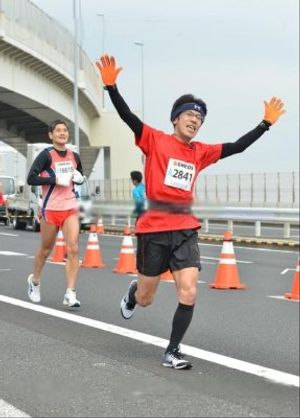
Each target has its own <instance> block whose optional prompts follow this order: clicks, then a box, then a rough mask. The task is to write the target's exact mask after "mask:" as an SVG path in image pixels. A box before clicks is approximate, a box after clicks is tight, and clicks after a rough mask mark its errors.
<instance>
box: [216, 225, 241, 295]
mask: <svg viewBox="0 0 300 418" xmlns="http://www.w3.org/2000/svg"><path fill="white" fill-rule="evenodd" d="M209 287H210V288H211V289H224V290H225V289H246V285H244V284H243V283H241V282H240V278H239V272H238V267H237V264H236V260H235V254H234V249H233V243H232V235H231V233H230V232H229V231H226V232H225V233H224V242H223V246H222V250H221V255H220V262H219V265H218V268H217V272H216V277H215V281H214V282H213V283H211V284H209Z"/></svg>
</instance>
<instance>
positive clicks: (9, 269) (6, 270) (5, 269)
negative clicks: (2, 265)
mask: <svg viewBox="0 0 300 418" xmlns="http://www.w3.org/2000/svg"><path fill="white" fill-rule="evenodd" d="M0 271H11V269H0Z"/></svg>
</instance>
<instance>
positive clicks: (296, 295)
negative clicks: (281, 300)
mask: <svg viewBox="0 0 300 418" xmlns="http://www.w3.org/2000/svg"><path fill="white" fill-rule="evenodd" d="M299 276H300V259H298V263H297V267H296V271H295V274H294V279H293V283H292V288H291V292H290V293H285V294H284V297H285V298H286V299H293V300H300V290H299V287H300V286H299Z"/></svg>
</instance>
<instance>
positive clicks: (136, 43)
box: [134, 41, 145, 121]
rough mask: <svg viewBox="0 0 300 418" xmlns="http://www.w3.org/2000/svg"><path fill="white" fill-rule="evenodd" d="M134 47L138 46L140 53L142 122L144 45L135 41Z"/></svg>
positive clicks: (143, 109)
mask: <svg viewBox="0 0 300 418" xmlns="http://www.w3.org/2000/svg"><path fill="white" fill-rule="evenodd" d="M134 45H136V46H138V47H139V48H140V52H141V97H142V105H141V111H142V121H144V116H145V103H144V96H145V92H144V44H143V42H140V41H137V42H134Z"/></svg>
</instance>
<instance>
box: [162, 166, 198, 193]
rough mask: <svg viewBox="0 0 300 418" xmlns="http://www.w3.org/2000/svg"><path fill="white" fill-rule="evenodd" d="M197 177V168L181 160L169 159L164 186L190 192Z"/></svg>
mask: <svg viewBox="0 0 300 418" xmlns="http://www.w3.org/2000/svg"><path fill="white" fill-rule="evenodd" d="M194 177H195V166H194V164H192V163H187V162H185V161H181V160H175V159H174V158H170V159H169V164H168V168H167V172H166V176H165V180H164V184H165V185H167V186H171V187H176V188H177V189H182V190H186V191H190V190H191V188H192V183H193V180H194Z"/></svg>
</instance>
